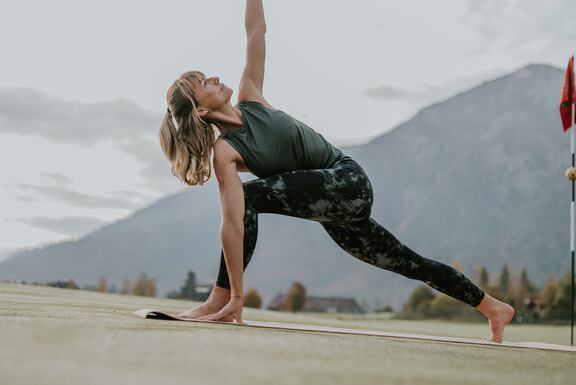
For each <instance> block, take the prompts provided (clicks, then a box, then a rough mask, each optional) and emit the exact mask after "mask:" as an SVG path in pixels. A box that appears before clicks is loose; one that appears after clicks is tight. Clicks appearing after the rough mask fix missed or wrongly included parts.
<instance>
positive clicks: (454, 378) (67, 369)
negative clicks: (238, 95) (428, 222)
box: [0, 283, 576, 385]
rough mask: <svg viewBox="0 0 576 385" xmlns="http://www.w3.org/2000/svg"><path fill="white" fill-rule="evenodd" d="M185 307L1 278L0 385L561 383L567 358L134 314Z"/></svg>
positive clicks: (321, 317) (517, 332)
mask: <svg viewBox="0 0 576 385" xmlns="http://www.w3.org/2000/svg"><path fill="white" fill-rule="evenodd" d="M194 305H195V303H192V302H187V301H179V300H171V299H161V298H145V297H135V296H128V295H118V294H104V293H96V292H89V291H81V290H69V289H58V288H51V287H40V286H28V285H18V284H7V283H0V379H1V381H0V382H1V383H2V384H11V385H19V384H26V385H28V384H31V383H33V384H58V385H63V384H78V383H82V384H83V385H88V384H136V383H138V385H146V384H155V385H157V384H159V383H161V384H164V383H166V384H180V383H182V384H196V383H198V384H206V385H211V384H218V385H221V384H228V383H230V384H235V385H236V384H250V385H254V384H266V385H268V384H315V385H316V384H319V385H322V384H351V383H359V384H443V385H445V384H459V385H463V384H516V383H522V384H523V385H524V384H526V385H529V384H538V385H540V384H542V383H545V384H566V383H570V382H571V381H573V379H574V377H575V376H576V354H575V353H569V352H554V351H543V350H531V349H530V350H529V349H520V348H518V349H516V348H509V347H494V346H472V345H464V344H454V343H449V342H434V341H423V340H408V339H402V338H390V337H373V336H362V335H345V334H330V333H320V332H302V331H290V330H272V329H262V328H249V327H242V326H236V325H226V324H210V323H183V322H171V321H156V320H144V319H141V318H138V317H136V316H135V315H134V314H133V311H134V310H137V309H140V308H154V309H158V310H165V311H169V312H180V311H183V310H185V309H188V308H191V307H193V306H194ZM244 318H245V319H250V320H259V321H281V322H296V323H309V324H317V325H318V324H320V325H328V326H339V327H352V328H362V329H374V330H386V331H394V332H407V333H421V334H434V335H447V336H460V337H480V338H482V337H485V336H486V335H487V333H488V326H487V325H481V324H467V323H466V324H465V323H453V322H440V321H400V320H391V319H388V316H387V315H377V314H372V315H363V316H354V315H343V314H308V313H306V314H299V313H296V314H286V313H278V312H271V311H266V310H261V309H249V308H246V309H245V310H244ZM569 332H570V331H569V327H556V326H543V325H536V326H535V325H511V326H510V327H509V328H508V329H507V330H506V334H505V339H506V340H509V341H514V340H517V341H521V340H524V341H526V340H528V341H543V342H551V343H565V344H566V343H567V342H569Z"/></svg>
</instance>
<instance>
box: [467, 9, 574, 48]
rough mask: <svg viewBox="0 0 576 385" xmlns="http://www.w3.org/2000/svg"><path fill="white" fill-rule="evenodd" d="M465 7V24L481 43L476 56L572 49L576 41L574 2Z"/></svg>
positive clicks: (478, 45) (477, 46)
mask: <svg viewBox="0 0 576 385" xmlns="http://www.w3.org/2000/svg"><path fill="white" fill-rule="evenodd" d="M465 6H466V12H465V14H464V17H463V19H462V22H463V24H464V25H465V26H467V27H469V28H472V29H473V30H475V31H476V32H477V33H478V35H479V37H480V39H481V41H480V43H479V44H476V51H475V52H474V53H475V54H480V53H485V52H489V51H492V50H501V49H510V50H514V51H517V50H528V51H533V52H541V51H542V50H544V49H548V47H566V46H570V47H571V46H572V44H573V42H574V39H576V24H574V19H575V18H576V7H574V2H573V0H549V1H541V0H483V1H474V0H466V1H465Z"/></svg>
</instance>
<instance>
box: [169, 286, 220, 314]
mask: <svg viewBox="0 0 576 385" xmlns="http://www.w3.org/2000/svg"><path fill="white" fill-rule="evenodd" d="M228 301H230V289H225V288H222V287H219V286H216V285H214V287H213V288H212V292H211V293H210V296H209V297H208V299H207V300H206V302H204V303H203V304H202V305H199V306H196V307H195V308H193V309H190V310H187V311H185V312H183V313H180V314H178V317H182V318H189V319H197V318H199V317H203V316H205V315H210V314H214V313H217V312H218V311H220V309H222V308H223V307H224V306H226V304H227V303H228Z"/></svg>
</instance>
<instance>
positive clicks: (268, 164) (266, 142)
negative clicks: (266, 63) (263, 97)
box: [221, 100, 349, 178]
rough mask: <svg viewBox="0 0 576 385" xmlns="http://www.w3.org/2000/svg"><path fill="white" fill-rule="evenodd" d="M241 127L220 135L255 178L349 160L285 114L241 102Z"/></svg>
mask: <svg viewBox="0 0 576 385" xmlns="http://www.w3.org/2000/svg"><path fill="white" fill-rule="evenodd" d="M236 107H238V108H239V109H240V110H241V111H242V121H243V126H242V127H240V128H238V129H236V130H234V131H232V132H230V133H224V134H222V135H221V137H222V138H223V139H225V140H226V141H227V142H228V143H230V144H231V145H232V147H234V148H235V149H236V150H237V151H238V152H239V153H240V155H241V156H242V158H243V159H244V163H245V164H246V167H248V169H249V170H250V172H251V173H252V174H254V175H256V176H257V177H259V178H262V177H267V176H270V175H274V174H278V173H281V172H286V171H293V170H309V169H316V168H330V167H332V166H333V165H334V164H335V163H336V162H337V161H339V160H341V159H342V158H349V157H348V156H346V155H344V153H343V152H342V151H341V150H340V149H338V148H336V147H334V146H333V145H332V144H330V143H329V142H328V141H326V139H324V137H323V136H322V135H320V134H319V133H317V132H316V131H314V130H313V129H312V128H310V127H308V126H307V125H306V124H304V123H302V122H300V121H299V120H297V119H295V118H293V117H292V116H290V115H288V114H287V113H285V112H283V111H280V110H274V109H270V108H267V107H265V106H264V105H263V104H262V103H260V102H256V101H251V100H245V101H242V102H239V103H238V104H236Z"/></svg>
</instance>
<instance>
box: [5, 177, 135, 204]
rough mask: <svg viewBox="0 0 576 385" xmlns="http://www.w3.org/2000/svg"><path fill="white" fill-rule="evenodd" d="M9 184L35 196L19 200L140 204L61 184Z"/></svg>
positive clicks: (22, 197)
mask: <svg viewBox="0 0 576 385" xmlns="http://www.w3.org/2000/svg"><path fill="white" fill-rule="evenodd" d="M8 186H13V187H16V188H18V189H20V190H25V191H28V192H31V193H33V194H34V195H35V197H34V198H32V197H27V196H22V195H20V196H19V197H20V198H18V199H19V200H26V201H37V202H40V201H45V198H49V199H52V200H55V201H61V202H64V203H67V204H69V205H72V206H76V207H82V208H93V209H94V208H97V209H122V210H127V209H136V208H138V207H140V204H139V203H137V202H134V201H132V200H130V199H127V198H124V197H112V198H107V197H101V196H96V195H90V194H85V193H81V192H77V191H74V190H71V189H67V188H64V187H61V186H42V185H34V184H26V183H15V184H9V185H8Z"/></svg>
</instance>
